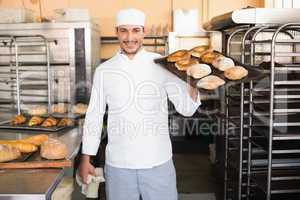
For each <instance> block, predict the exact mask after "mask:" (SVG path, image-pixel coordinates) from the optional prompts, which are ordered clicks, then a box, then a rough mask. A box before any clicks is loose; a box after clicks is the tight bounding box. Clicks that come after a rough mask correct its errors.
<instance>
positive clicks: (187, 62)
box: [175, 59, 199, 71]
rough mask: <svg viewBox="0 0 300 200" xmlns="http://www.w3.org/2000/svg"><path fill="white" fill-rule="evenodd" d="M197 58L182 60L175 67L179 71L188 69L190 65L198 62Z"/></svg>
mask: <svg viewBox="0 0 300 200" xmlns="http://www.w3.org/2000/svg"><path fill="white" fill-rule="evenodd" d="M198 63H199V62H198V60H197V59H189V60H180V61H177V62H176V63H175V67H176V68H177V69H178V70H179V71H186V70H187V69H188V68H189V67H190V66H192V65H195V64H198Z"/></svg>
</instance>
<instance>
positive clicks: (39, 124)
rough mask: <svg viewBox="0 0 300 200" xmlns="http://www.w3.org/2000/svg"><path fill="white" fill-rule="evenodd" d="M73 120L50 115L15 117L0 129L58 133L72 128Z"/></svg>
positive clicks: (2, 124)
mask: <svg viewBox="0 0 300 200" xmlns="http://www.w3.org/2000/svg"><path fill="white" fill-rule="evenodd" d="M74 125H75V121H74V119H70V118H58V117H53V116H51V115H48V116H46V115H43V116H39V115H34V116H30V115H22V114H20V115H16V116H14V117H13V118H12V119H10V120H9V121H6V122H4V123H1V124H0V128H1V129H19V130H37V131H51V132H53V131H54V132H55V131H60V130H62V129H65V128H68V127H73V126H74Z"/></svg>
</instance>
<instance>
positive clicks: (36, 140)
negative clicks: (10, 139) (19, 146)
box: [17, 134, 49, 146]
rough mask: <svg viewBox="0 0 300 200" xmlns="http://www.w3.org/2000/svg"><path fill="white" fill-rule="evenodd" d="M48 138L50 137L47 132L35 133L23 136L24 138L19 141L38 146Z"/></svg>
mask: <svg viewBox="0 0 300 200" xmlns="http://www.w3.org/2000/svg"><path fill="white" fill-rule="evenodd" d="M48 138H49V137H48V135H46V134H39V135H34V136H30V137H26V138H22V139H19V140H17V141H20V142H24V143H29V144H33V145H36V146H40V145H41V144H42V143H44V142H45V141H47V140H48Z"/></svg>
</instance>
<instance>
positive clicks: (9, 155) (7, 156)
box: [0, 144, 21, 162]
mask: <svg viewBox="0 0 300 200" xmlns="http://www.w3.org/2000/svg"><path fill="white" fill-rule="evenodd" d="M20 156H21V152H20V151H19V150H18V149H16V148H14V147H9V146H7V145H2V144H0V162H7V161H11V160H15V159H17V158H19V157H20Z"/></svg>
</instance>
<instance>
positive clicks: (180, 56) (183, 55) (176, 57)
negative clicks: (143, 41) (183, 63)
mask: <svg viewBox="0 0 300 200" xmlns="http://www.w3.org/2000/svg"><path fill="white" fill-rule="evenodd" d="M190 58H191V54H190V53H189V51H188V50H185V49H183V50H178V51H175V52H174V53H171V54H170V55H168V57H167V61H168V62H177V61H180V60H189V59H190Z"/></svg>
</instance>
